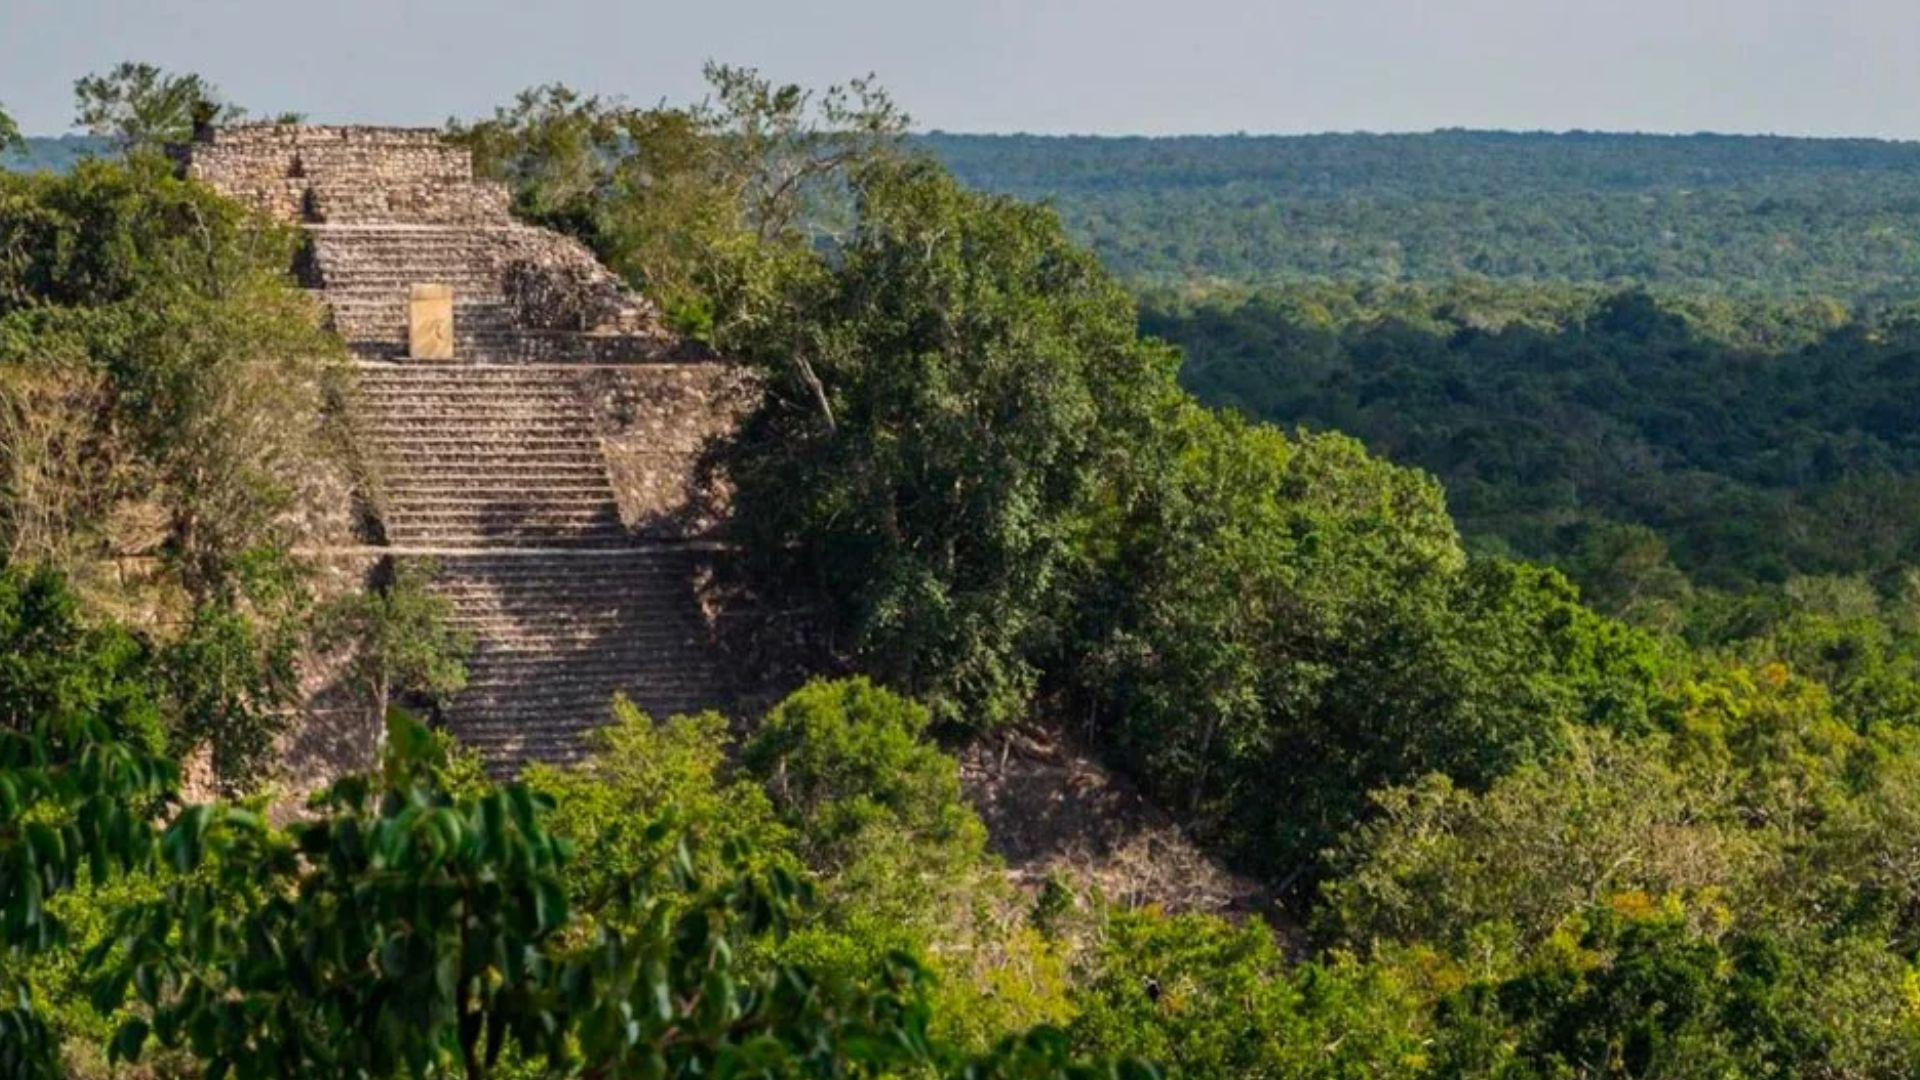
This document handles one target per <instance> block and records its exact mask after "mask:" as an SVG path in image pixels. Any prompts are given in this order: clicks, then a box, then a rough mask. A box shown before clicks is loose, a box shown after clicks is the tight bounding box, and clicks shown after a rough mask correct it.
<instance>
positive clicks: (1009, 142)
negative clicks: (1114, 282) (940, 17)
mask: <svg viewBox="0 0 1920 1080" xmlns="http://www.w3.org/2000/svg"><path fill="white" fill-rule="evenodd" d="M923 145H924V146H926V147H927V148H928V149H930V150H931V151H932V152H933V153H934V154H935V155H936V156H937V157H939V158H940V160H942V161H943V162H945V163H946V164H947V165H948V167H950V168H951V169H953V171H954V174H955V175H956V176H958V177H960V178H961V179H962V180H963V181H965V182H967V183H969V184H972V185H974V186H977V187H979V188H981V189H983V190H987V191H995V192H1003V193H1006V194H1011V195H1014V196H1017V197H1020V198H1025V199H1043V200H1046V201H1047V202H1049V203H1050V204H1052V205H1053V206H1055V207H1056V208H1057V209H1058V210H1059V212H1060V215H1061V218H1062V219H1063V220H1064V221H1065V222H1066V224H1067V227H1068V229H1069V230H1070V231H1071V232H1072V233H1073V234H1074V235H1075V236H1076V237H1078V238H1079V239H1081V240H1082V241H1083V242H1085V243H1087V244H1089V245H1091V246H1092V248H1093V250H1094V252H1095V253H1096V254H1098V255H1099V256H1100V260H1101V262H1102V263H1104V264H1105V265H1107V266H1108V267H1109V268H1111V269H1112V270H1113V271H1114V272H1115V273H1117V274H1120V275H1121V276H1123V277H1126V278H1129V279H1131V280H1135V281H1139V282H1145V283H1151V284H1158V285H1183V284H1187V283H1191V282H1208V283H1212V282H1240V283H1254V284H1271V283H1278V282H1289V281H1300V280H1312V279H1321V278H1351V279H1359V280H1365V281H1375V282H1395V281H1444V280H1448V279H1451V278H1454V277H1458V276H1461V275H1479V276H1485V277H1492V278H1502V279H1518V280H1528V281H1589V282H1635V283H1640V284H1645V285H1651V286H1684V287H1686V288H1688V289H1698V290H1704V291H1711V292H1726V293H1758V294H1766V295H1800V294H1806V293H1827V294H1834V295H1841V296H1848V297H1852V296H1859V295H1863V294H1873V293H1880V292H1883V291H1884V292H1891V293H1895V294H1900V293H1903V292H1904V291H1905V290H1906V288H1907V286H1908V284H1909V282H1910V279H1911V277H1912V274H1913V268H1914V265H1915V260H1916V258H1920V239H1916V237H1920V202H1916V200H1915V196H1914V182H1915V179H1916V177H1917V176H1920V145H1915V144H1911V143H1892V142H1877V141H1871V140H1859V139H1785V138H1761V137H1743V136H1720V135H1695V136H1655V135H1610V134H1589V133H1571V134H1544V133H1539V134H1521V133H1505V132H1471V131H1442V132H1434V133H1431V134H1421V135H1313V136H1301V137H1279V136H1262V137H1251V136H1211V137H1186V138H1131V139H1129V138H1091V137H1089V138H1044V137H1036V136H1024V135H939V134H935V135H929V136H927V137H926V138H925V140H924V142H923Z"/></svg>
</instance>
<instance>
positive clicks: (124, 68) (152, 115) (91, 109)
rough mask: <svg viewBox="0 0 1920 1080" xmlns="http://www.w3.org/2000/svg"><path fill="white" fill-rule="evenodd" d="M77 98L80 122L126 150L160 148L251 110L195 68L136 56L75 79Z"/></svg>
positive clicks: (74, 89) (76, 116) (74, 98)
mask: <svg viewBox="0 0 1920 1080" xmlns="http://www.w3.org/2000/svg"><path fill="white" fill-rule="evenodd" d="M73 104H74V116H73V122H74V123H75V124H77V125H79V126H81V127H84V128H86V129H87V130H88V131H90V132H92V133H93V134H95V135H100V136H104V137H106V138H109V139H111V140H113V143H114V145H115V146H116V147H118V148H119V149H120V151H121V152H122V153H126V154H133V153H142V152H152V151H158V150H160V149H163V148H164V147H165V146H166V145H167V144H168V143H178V142H185V141H186V140H187V139H189V138H191V137H192V135H193V133H194V131H195V130H196V129H198V128H200V127H203V126H205V125H207V124H218V123H225V122H229V121H233V120H237V119H239V118H240V117H242V116H244V115H246V110H245V109H243V108H241V107H239V106H238V105H234V104H231V103H229V102H226V101H223V100H222V99H221V97H220V91H219V89H218V88H217V87H215V86H214V85H213V84H212V83H210V82H208V81H207V80H205V79H204V78H202V77H200V76H199V75H197V74H195V73H193V72H186V73H183V74H179V75H174V74H170V73H168V72H166V71H164V70H162V69H160V68H159V67H156V66H154V65H153V64H147V63H141V62H138V61H133V60H127V61H122V62H121V63H120V64H118V65H116V66H115V67H114V68H113V70H111V71H109V72H107V73H106V74H104V75H102V74H98V73H96V74H92V75H86V76H83V77H81V78H80V79H77V80H75V81H74V84H73Z"/></svg>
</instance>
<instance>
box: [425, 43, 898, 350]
mask: <svg viewBox="0 0 1920 1080" xmlns="http://www.w3.org/2000/svg"><path fill="white" fill-rule="evenodd" d="M706 77H707V81H708V84H709V86H710V87H711V93H710V95H709V96H708V97H707V98H706V99H705V100H703V101H701V102H698V103H696V104H693V105H686V106H669V105H660V106H655V107H653V108H645V109H641V108H634V107H632V106H630V105H628V104H626V103H625V102H622V101H620V100H618V99H608V98H602V97H598V96H590V95H583V94H580V93H578V92H577V91H574V90H571V89H569V88H567V87H565V86H562V85H559V84H557V83H556V84H552V85H548V86H541V87H536V88H533V89H529V90H527V91H525V92H523V93H521V94H520V95H519V97H518V98H517V99H515V101H514V103H513V104H512V105H510V106H506V107H504V108H501V109H498V110H496V111H495V113H494V115H493V117H492V118H490V119H488V120H483V121H480V122H478V123H475V124H471V125H464V124H459V123H455V124H453V125H451V127H452V130H453V133H454V135H455V137H457V138H460V139H462V140H464V141H465V142H467V143H468V144H469V145H470V146H471V147H472V148H473V150H474V159H475V165H476V167H477V168H478V169H479V170H480V171H481V172H482V173H484V174H487V175H491V176H494V177H497V178H499V179H502V180H505V181H507V182H508V183H509V184H511V185H512V187H513V190H514V198H515V204H516V208H517V209H518V210H519V212H520V213H521V214H522V215H523V216H525V217H527V218H529V219H531V220H534V221H538V222H541V223H543V224H546V225H549V226H552V227H554V228H559V229H563V230H565V231H567V232H571V233H573V234H574V235H576V236H578V237H579V238H580V239H581V240H583V241H585V242H586V243H587V244H588V245H589V246H591V247H592V248H593V249H594V250H595V251H596V252H597V253H598V254H599V255H600V256H601V258H602V259H604V260H605V261H606V262H607V263H608V264H609V265H611V266H613V267H614V268H615V269H616V270H618V271H620V272H621V273H622V274H623V275H625V276H626V277H627V278H628V280H629V281H631V282H632V283H633V284H634V285H635V286H636V287H637V288H638V289H640V290H641V291H642V292H644V293H645V294H646V295H647V296H648V297H649V298H651V299H652V300H654V301H655V302H656V303H658V304H659V305H660V306H661V307H662V309H664V311H665V312H666V313H667V315H668V317H669V318H670V319H671V320H672V321H674V322H675V323H676V324H677V325H678V326H679V327H680V328H681V329H683V330H685V331H687V332H689V333H693V334H695V335H696V336H700V337H703V338H707V339H709V340H713V341H714V342H715V343H716V344H719V345H721V346H723V347H725V346H727V345H728V344H729V343H730V339H731V338H732V337H733V336H735V335H736V334H737V333H738V332H739V331H740V329H741V327H743V326H745V325H751V324H752V323H753V322H754V321H755V319H756V317H757V315H758V314H759V312H760V311H761V308H762V305H764V303H765V301H766V300H767V299H768V297H769V295H770V293H771V292H772V291H773V289H774V287H775V283H776V282H777V281H778V280H779V278H780V274H779V272H778V271H779V268H780V266H781V265H783V259H792V258H795V257H803V256H805V255H806V254H807V253H808V251H809V248H810V245H811V244H812V243H813V242H815V241H816V240H818V239H819V238H820V237H821V235H822V234H823V233H826V232H828V231H830V230H831V229H832V228H833V227H834V226H835V225H836V224H844V221H845V214H844V202H845V193H846V187H845V178H846V176H847V175H848V174H849V173H850V171H851V170H852V169H853V168H854V167H856V166H857V165H858V164H859V163H861V162H863V161H869V160H872V159H874V158H875V157H878V156H881V155H884V154H887V153H889V152H891V151H892V150H893V149H894V147H895V146H896V144H897V143H898V141H899V138H900V136H901V134H902V133H903V132H904V131H905V129H906V123H907V117H906V114H905V113H903V112H901V111H900V110H899V108H897V107H896V106H895V105H894V103H893V101H892V99H891V98H889V97H888V96H887V94H886V92H885V91H884V90H882V89H881V88H880V87H879V86H878V85H877V84H875V83H874V82H873V81H872V80H871V79H854V80H852V81H850V82H848V83H846V84H844V85H840V86H832V87H828V88H827V89H826V90H825V91H822V92H820V93H814V92H812V91H809V90H805V89H803V88H801V87H799V86H795V85H792V84H779V83H775V82H773V81H771V80H769V79H767V78H766V77H765V76H763V75H761V74H760V73H759V72H757V71H754V70H751V69H748V68H737V67H728V66H725V65H721V64H712V63H709V64H708V65H707V67H706Z"/></svg>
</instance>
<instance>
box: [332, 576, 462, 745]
mask: <svg viewBox="0 0 1920 1080" xmlns="http://www.w3.org/2000/svg"><path fill="white" fill-rule="evenodd" d="M380 570H381V572H380V573H379V574H378V575H377V576H376V580H375V582H374V585H373V587H372V588H370V589H368V590H367V591H365V592H358V593H351V594H348V595H345V596H341V597H339V598H337V599H336V600H334V601H332V602H331V603H330V604H328V605H327V606H326V607H325V608H324V609H323V610H322V611H320V612H319V613H317V615H316V618H315V624H316V629H317V631H318V632H317V635H316V637H317V640H318V643H319V644H320V645H321V646H322V647H323V648H343V649H346V650H348V651H349V652H350V654H351V656H352V665H353V670H354V673H355V676H356V678H357V680H358V682H359V685H360V687H361V689H362V690H363V691H364V692H365V694H366V700H367V701H368V702H369V704H370V706H371V708H372V712H373V715H375V716H385V715H386V714H387V708H388V706H389V705H390V704H392V703H393V701H394V699H395V698H396V697H397V698H398V699H399V700H400V701H402V702H403V703H405V704H407V705H409V706H414V705H427V706H434V705H438V704H440V703H441V702H443V701H444V700H445V699H446V698H448V697H451V696H452V695H453V694H455V693H458V692H459V691H460V690H461V689H463V688H464V687H465V686H466V685H467V668H466V658H467V655H468V654H469V653H470V652H472V650H473V637H472V635H471V634H467V633H465V632H463V631H460V630H457V629H455V628H454V627H453V626H452V625H451V619H452V616H453V605H452V602H451V601H449V600H448V599H447V598H446V597H444V596H440V595H438V594H436V593H434V592H433V591H432V589H431V588H430V586H431V584H432V581H433V579H434V577H436V576H437V575H438V574H439V572H440V567H439V565H438V564H437V563H435V562H434V561H433V560H431V559H424V560H422V559H398V560H392V561H390V562H389V563H387V564H386V565H384V566H382V567H381V568H380Z"/></svg>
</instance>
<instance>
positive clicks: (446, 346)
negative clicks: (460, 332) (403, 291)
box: [407, 285, 453, 360]
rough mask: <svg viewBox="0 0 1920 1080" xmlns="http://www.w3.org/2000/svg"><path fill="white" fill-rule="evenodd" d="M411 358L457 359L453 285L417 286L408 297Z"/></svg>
mask: <svg viewBox="0 0 1920 1080" xmlns="http://www.w3.org/2000/svg"><path fill="white" fill-rule="evenodd" d="M407 355H408V356H410V357H412V358H413V359H415V360H451V359H453V286H451V285H415V286H414V287H413V291H412V294H411V295H410V296H408V298H407Z"/></svg>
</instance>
